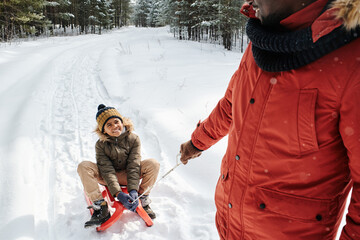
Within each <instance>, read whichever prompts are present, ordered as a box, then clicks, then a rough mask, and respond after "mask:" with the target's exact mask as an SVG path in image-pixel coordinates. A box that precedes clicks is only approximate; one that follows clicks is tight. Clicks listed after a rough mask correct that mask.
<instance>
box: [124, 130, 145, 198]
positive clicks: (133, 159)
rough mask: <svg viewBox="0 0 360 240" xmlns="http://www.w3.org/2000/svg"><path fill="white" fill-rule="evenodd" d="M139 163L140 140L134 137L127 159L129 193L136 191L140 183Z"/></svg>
mask: <svg viewBox="0 0 360 240" xmlns="http://www.w3.org/2000/svg"><path fill="white" fill-rule="evenodd" d="M140 162H141V143H140V138H139V137H138V136H136V138H135V140H134V141H133V142H132V146H131V148H130V154H129V157H128V159H127V165H126V172H127V189H128V191H129V192H130V191H131V190H133V189H135V190H136V191H138V188H139V181H140Z"/></svg>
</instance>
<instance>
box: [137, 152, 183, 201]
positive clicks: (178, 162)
mask: <svg viewBox="0 0 360 240" xmlns="http://www.w3.org/2000/svg"><path fill="white" fill-rule="evenodd" d="M179 157H180V153H178V154H177V155H176V165H175V166H174V167H173V168H171V169H170V170H169V171H168V172H167V173H165V174H164V175H163V176H162V177H161V178H160V179H159V180H158V181H157V182H156V183H155V184H154V185H152V186H151V187H148V188H147V189H146V190H145V192H143V193H142V194H141V195H140V196H139V197H137V198H136V199H135V200H134V201H132V202H131V203H134V202H136V201H137V200H139V199H140V198H141V197H142V196H144V195H145V194H146V193H147V192H149V191H150V190H151V189H153V188H154V187H155V186H156V185H157V184H158V183H159V182H160V181H161V180H162V179H164V178H165V177H166V176H167V175H169V174H170V173H171V172H172V171H174V170H175V169H176V168H177V167H178V166H180V165H181V164H182V162H181V161H179Z"/></svg>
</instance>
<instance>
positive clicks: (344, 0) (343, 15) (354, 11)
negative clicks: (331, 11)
mask: <svg viewBox="0 0 360 240" xmlns="http://www.w3.org/2000/svg"><path fill="white" fill-rule="evenodd" d="M332 8H336V9H339V11H338V12H337V13H336V17H337V18H338V19H341V20H342V21H343V24H344V26H345V28H346V29H347V30H351V29H355V28H356V27H360V1H359V0H335V1H334V2H333V3H332Z"/></svg>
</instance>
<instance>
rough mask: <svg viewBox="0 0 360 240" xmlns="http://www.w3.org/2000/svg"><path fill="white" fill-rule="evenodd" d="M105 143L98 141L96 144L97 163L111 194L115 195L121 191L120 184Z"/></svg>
mask: <svg viewBox="0 0 360 240" xmlns="http://www.w3.org/2000/svg"><path fill="white" fill-rule="evenodd" d="M104 144H105V143H102V142H100V141H98V142H97V143H96V145H95V151H96V164H97V166H98V168H99V171H100V174H101V177H102V178H103V179H104V180H105V182H106V185H107V186H108V188H109V191H110V193H111V195H113V196H115V194H116V193H118V192H120V191H121V188H120V184H119V182H118V179H117V177H116V172H115V168H114V165H113V163H112V161H111V160H110V158H109V157H108V156H106V154H105V152H104Z"/></svg>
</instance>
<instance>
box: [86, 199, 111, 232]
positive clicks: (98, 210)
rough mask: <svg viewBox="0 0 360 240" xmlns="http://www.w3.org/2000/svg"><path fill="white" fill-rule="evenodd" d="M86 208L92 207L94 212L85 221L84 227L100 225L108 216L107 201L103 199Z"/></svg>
mask: <svg viewBox="0 0 360 240" xmlns="http://www.w3.org/2000/svg"><path fill="white" fill-rule="evenodd" d="M88 208H92V209H94V213H93V215H92V216H91V218H90V220H89V221H87V222H86V223H85V226H84V227H91V226H94V225H101V224H102V223H104V222H106V221H107V220H108V219H109V218H110V212H109V209H108V205H107V202H106V201H105V200H104V199H101V200H98V201H96V202H94V204H93V205H91V206H89V207H88Z"/></svg>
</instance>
